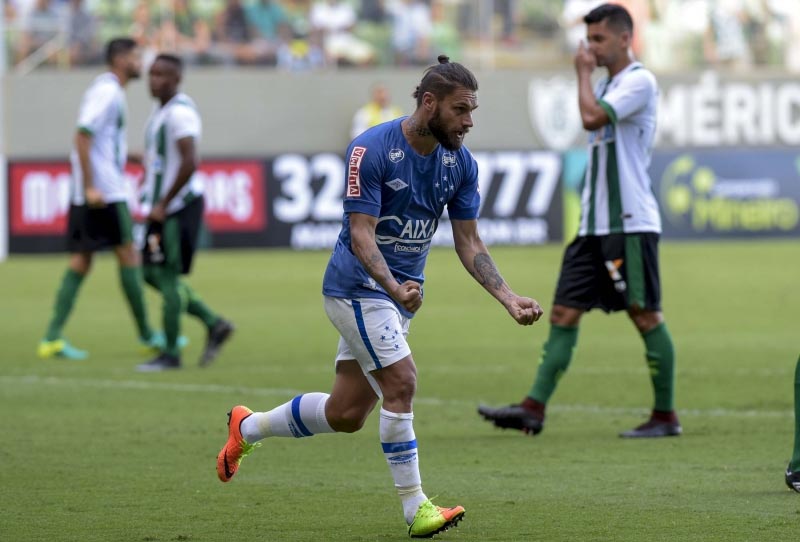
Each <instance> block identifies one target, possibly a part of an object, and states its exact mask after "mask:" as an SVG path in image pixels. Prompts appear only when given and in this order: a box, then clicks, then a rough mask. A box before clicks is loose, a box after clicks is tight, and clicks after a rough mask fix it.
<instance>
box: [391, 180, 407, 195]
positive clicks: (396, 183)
mask: <svg viewBox="0 0 800 542" xmlns="http://www.w3.org/2000/svg"><path fill="white" fill-rule="evenodd" d="M386 186H388V187H389V188H391V189H393V190H394V191H395V192H397V191H398V190H402V189H403V188H405V187H407V186H408V183H407V182H405V181H404V180H403V179H393V180H391V181H389V182H388V183H386Z"/></svg>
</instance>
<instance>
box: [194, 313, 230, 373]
mask: <svg viewBox="0 0 800 542" xmlns="http://www.w3.org/2000/svg"><path fill="white" fill-rule="evenodd" d="M234 329H236V328H235V327H233V324H232V323H231V322H229V321H227V320H224V319H222V318H220V319H219V320H217V323H216V324H214V327H212V328H211V329H210V330H208V339H207V340H206V349H205V350H203V354H202V355H201V356H200V361H199V362H198V365H200V367H206V366H208V365H209V364H211V362H212V361H214V360H215V359H216V357H217V355H219V351H220V349H221V348H222V345H223V344H224V343H225V342H226V341H227V340H228V339H230V338H231V335H232V334H233V330H234Z"/></svg>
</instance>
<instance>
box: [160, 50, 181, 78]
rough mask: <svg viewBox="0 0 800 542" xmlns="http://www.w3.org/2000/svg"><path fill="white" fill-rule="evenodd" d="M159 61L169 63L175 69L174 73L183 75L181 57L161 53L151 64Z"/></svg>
mask: <svg viewBox="0 0 800 542" xmlns="http://www.w3.org/2000/svg"><path fill="white" fill-rule="evenodd" d="M159 60H163V61H164V62H169V63H170V64H172V65H173V66H174V67H175V71H176V72H178V73H183V60H181V57H179V56H176V55H171V54H169V53H161V54H159V55H158V56H157V57H156V58H155V60H153V62H157V61H159Z"/></svg>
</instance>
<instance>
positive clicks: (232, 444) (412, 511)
mask: <svg viewBox="0 0 800 542" xmlns="http://www.w3.org/2000/svg"><path fill="white" fill-rule="evenodd" d="M477 90H478V82H477V81H476V79H475V76H474V75H473V74H472V73H471V72H470V71H469V70H468V69H467V68H465V67H464V66H462V65H461V64H458V63H452V62H449V59H448V58H447V57H446V56H440V57H439V64H437V65H435V66H432V67H430V68H429V69H428V70H427V71H426V72H425V74H424V76H423V78H422V81H421V82H420V84H419V86H418V87H417V89H416V91H415V92H414V97H415V98H416V100H417V108H416V110H415V112H414V113H413V114H412V115H411V116H410V117H405V118H399V119H396V120H393V121H391V122H387V123H384V124H380V125H378V126H376V127H374V128H370V129H369V130H367V131H366V132H365V133H363V134H362V135H360V136H358V137H356V138H355V139H354V140H353V142H352V143H351V144H350V146H349V148H348V150H347V166H346V167H347V171H346V177H347V191H346V195H345V200H344V217H343V221H342V230H341V233H340V235H339V239H338V241H337V243H336V246H335V247H334V249H333V254H332V255H331V258H330V261H329V262H328V268H327V270H326V272H325V278H324V280H323V287H322V290H323V295H324V304H325V310H326V312H327V314H328V317H329V319H330V320H331V323H333V325H334V326H335V327H336V329H337V330H338V331H339V333H340V335H341V337H340V339H339V345H338V352H337V354H336V378H335V381H334V384H333V390H332V391H331V393H330V394H327V393H305V394H302V395H298V396H297V397H295V398H294V399H292V400H290V401H289V402H287V403H285V404H283V405H280V406H278V407H276V408H274V409H272V410H270V411H268V412H255V413H253V412H251V411H250V410H249V409H248V408H246V407H244V406H235V407H234V408H233V409H232V411H231V412H230V414H229V423H228V426H229V429H228V441H227V443H226V444H225V446H224V447H223V449H222V451H221V452H220V453H219V456H218V458H217V473H218V475H219V478H220V480H222V481H223V482H227V481H228V480H230V479H231V477H233V475H234V474H235V473H236V471H237V469H238V467H239V463H240V462H241V460H242V457H244V456H245V455H246V454H248V453H250V451H252V449H253V447H254V445H255V443H256V442H258V441H259V440H262V439H264V438H267V437H309V436H312V435H316V434H319V433H334V432H346V433H352V432H355V431H358V430H359V429H361V427H362V426H363V425H364V422H365V421H366V419H367V416H368V415H369V414H370V412H372V411H373V409H374V408H375V407H376V406H377V404H378V401H379V400H382V404H381V408H380V418H379V434H380V444H381V448H382V449H383V453H384V456H385V459H386V462H387V463H388V465H389V470H390V472H391V474H392V477H393V479H394V485H395V487H396V488H397V493H398V495H399V497H400V500H401V502H402V506H403V514H404V517H405V521H406V524H407V526H408V527H407V528H408V533H409V535H410V536H412V537H419V538H428V537H430V536H433V535H434V534H436V533H438V532H440V531H442V530H445V529H448V528H449V527H451V526H453V525H455V524H456V523H458V522H459V521H460V520H461V518H462V517H463V515H464V508H462V507H461V506H453V507H439V506H436V505H434V504H432V503H431V501H430V499H428V497H427V496H426V494H425V493H424V492H423V490H422V481H421V478H420V471H419V457H418V454H417V440H416V436H415V433H414V428H413V419H414V414H413V408H412V407H413V405H412V403H413V399H414V395H415V392H416V385H417V370H416V365H415V363H414V359H413V357H412V355H411V349H410V348H409V346H408V343H407V342H406V336H407V334H408V329H409V323H410V321H411V318H412V317H413V316H414V314H415V313H416V312H417V311H418V310H419V309H420V307H421V306H422V302H423V288H422V285H423V282H424V274H423V270H424V267H425V261H426V258H427V255H428V251H429V249H430V245H431V239H432V237H433V235H434V233H435V232H436V228H437V226H438V221H439V218H440V217H441V215H442V213H443V211H444V209H445V207H447V209H448V213H449V218H450V222H451V226H452V230H453V238H454V242H455V249H456V253H457V254H458V256H459V258H460V260H461V262H462V264H463V265H464V267H465V268H466V269H467V271H468V272H469V273H470V274H471V275H472V276H473V277H474V278H475V279H476V280H477V281H478V282H479V283H480V284H481V285H482V286H483V287H484V288H485V289H486V290H487V291H488V292H489V294H490V295H492V296H493V297H495V298H496V299H497V300H498V301H499V302H500V303H501V304H502V305H503V306H504V307H505V309H506V310H507V311H508V313H509V314H510V315H511V317H512V318H513V319H514V320H515V321H516V322H517V323H519V324H521V325H530V324H533V323H534V322H536V321H537V320H538V319H539V317H540V316H541V314H542V309H541V308H540V307H539V304H538V303H537V302H536V301H535V300H533V299H531V298H528V297H521V296H518V295H517V294H515V293H514V292H513V291H512V290H511V288H510V287H509V286H508V284H507V283H506V282H505V280H503V277H502V276H501V275H500V273H499V271H498V270H497V267H496V266H495V264H494V261H493V260H492V258H491V256H489V252H488V250H487V249H486V246H485V245H484V244H483V241H481V239H480V237H479V235H478V227H477V217H478V207H479V203H480V196H479V193H478V169H477V164H476V163H475V159H474V158H473V157H472V154H470V152H469V151H468V150H467V149H466V148H465V147H463V142H464V138H465V136H466V135H467V133H468V132H469V131H470V130H471V129H472V126H473V122H472V114H473V111H474V110H475V109H476V108H477V107H478V101H477V94H476V92H477ZM276 468H282V467H281V466H279V465H276Z"/></svg>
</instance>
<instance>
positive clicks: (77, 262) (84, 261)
mask: <svg viewBox="0 0 800 542" xmlns="http://www.w3.org/2000/svg"><path fill="white" fill-rule="evenodd" d="M69 268H70V269H72V270H73V271H75V272H76V273H79V274H81V275H86V274H88V273H89V271H91V269H92V253H91V252H79V253H74V254H72V255H70V258H69Z"/></svg>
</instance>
